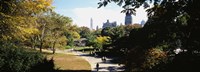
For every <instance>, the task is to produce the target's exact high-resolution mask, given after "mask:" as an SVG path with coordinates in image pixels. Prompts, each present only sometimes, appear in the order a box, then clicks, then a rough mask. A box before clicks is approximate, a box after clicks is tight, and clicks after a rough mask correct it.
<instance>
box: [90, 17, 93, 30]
mask: <svg viewBox="0 0 200 72" xmlns="http://www.w3.org/2000/svg"><path fill="white" fill-rule="evenodd" d="M90 29H91V30H92V29H93V19H92V18H91V19H90Z"/></svg>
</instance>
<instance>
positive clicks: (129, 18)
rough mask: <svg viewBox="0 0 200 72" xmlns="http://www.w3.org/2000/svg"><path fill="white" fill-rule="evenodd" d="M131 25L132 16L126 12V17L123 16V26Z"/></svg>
mask: <svg viewBox="0 0 200 72" xmlns="http://www.w3.org/2000/svg"><path fill="white" fill-rule="evenodd" d="M129 24H132V16H131V13H130V11H128V12H126V16H125V25H129Z"/></svg>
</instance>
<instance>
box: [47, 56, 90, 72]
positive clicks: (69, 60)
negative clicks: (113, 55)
mask: <svg viewBox="0 0 200 72" xmlns="http://www.w3.org/2000/svg"><path fill="white" fill-rule="evenodd" d="M44 54H45V55H47V58H48V59H51V58H52V57H53V60H54V63H55V67H56V68H58V69H59V70H87V71H90V70H91V67H90V64H89V63H88V62H87V61H86V60H84V59H82V58H80V57H78V56H75V55H68V54H60V53H57V54H49V53H44Z"/></svg>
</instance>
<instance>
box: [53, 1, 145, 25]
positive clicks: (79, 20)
mask: <svg viewBox="0 0 200 72" xmlns="http://www.w3.org/2000/svg"><path fill="white" fill-rule="evenodd" d="M98 2H99V0H54V2H53V6H54V7H55V9H54V11H55V12H56V13H58V14H61V15H64V16H67V17H70V18H71V19H72V20H73V24H76V25H78V26H79V27H81V26H86V27H88V28H90V20H91V18H92V19H93V28H94V29H95V28H96V26H98V27H99V28H101V27H102V25H103V23H105V22H106V21H107V20H109V21H110V22H114V21H116V22H117V25H120V24H124V21H125V14H124V13H121V11H122V10H123V8H121V7H119V6H118V5H117V4H115V3H110V4H108V5H107V6H106V7H101V8H99V9H98V8H97V7H98V4H97V3H98ZM136 11H137V12H136V16H132V18H133V20H132V21H133V23H140V22H141V21H142V20H144V21H146V20H147V13H146V12H145V10H144V9H143V7H141V8H139V9H137V10H136Z"/></svg>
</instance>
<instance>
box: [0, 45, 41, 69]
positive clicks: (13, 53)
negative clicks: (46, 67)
mask: <svg viewBox="0 0 200 72" xmlns="http://www.w3.org/2000/svg"><path fill="white" fill-rule="evenodd" d="M44 59H45V58H44V56H43V55H42V54H40V53H37V52H33V51H25V50H24V49H22V48H19V47H15V46H0V72H30V70H31V69H32V67H33V66H36V65H37V64H38V63H44Z"/></svg>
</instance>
